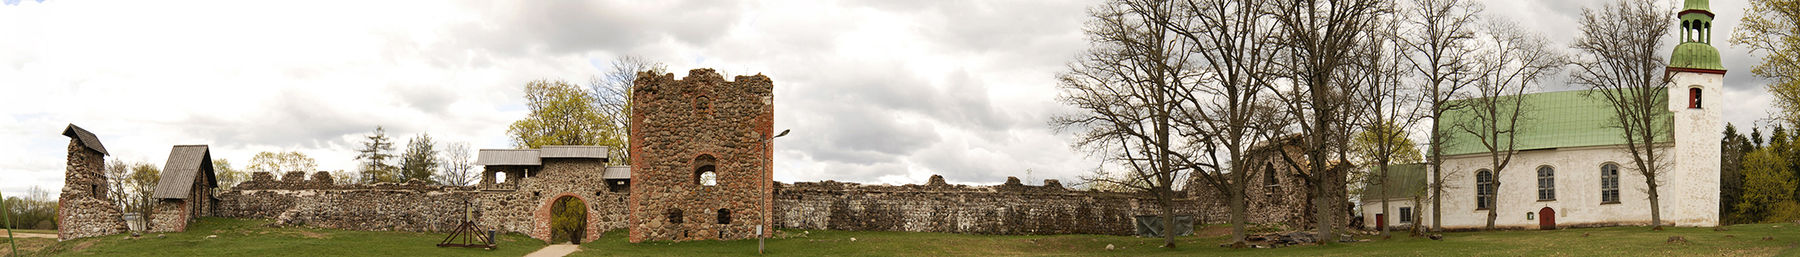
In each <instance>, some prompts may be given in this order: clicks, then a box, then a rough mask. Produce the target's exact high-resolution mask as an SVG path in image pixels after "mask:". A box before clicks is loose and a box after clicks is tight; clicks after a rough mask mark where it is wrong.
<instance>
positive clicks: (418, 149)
mask: <svg viewBox="0 0 1800 257" xmlns="http://www.w3.org/2000/svg"><path fill="white" fill-rule="evenodd" d="M436 148H437V143H436V142H433V141H431V134H419V136H418V137H414V138H413V139H412V140H407V141H406V152H405V153H402V154H400V157H401V158H400V180H401V181H409V180H415V179H417V180H419V181H424V182H427V183H437V182H436V180H432V179H431V175H432V174H433V173H436V172H437V169H438V166H439V165H440V164H439V163H441V162H440V161H439V160H438V157H437V155H438V150H437V149H436Z"/></svg>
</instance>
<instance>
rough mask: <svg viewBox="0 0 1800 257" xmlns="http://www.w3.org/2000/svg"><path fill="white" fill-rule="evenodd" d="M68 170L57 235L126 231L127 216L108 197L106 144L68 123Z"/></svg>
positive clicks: (61, 237) (68, 236) (63, 237)
mask: <svg viewBox="0 0 1800 257" xmlns="http://www.w3.org/2000/svg"><path fill="white" fill-rule="evenodd" d="M62 134H63V135H64V136H68V137H69V163H68V171H66V172H65V173H64V174H63V175H64V176H63V190H62V195H61V196H59V197H58V198H57V202H58V203H59V204H60V205H61V206H60V207H58V208H57V209H56V217H57V221H58V222H57V223H56V231H57V232H56V238H57V239H58V240H69V239H76V238H83V237H93V236H104V235H111V234H115V233H119V232H122V231H125V219H124V217H121V216H119V214H120V213H121V212H120V211H119V208H118V206H117V205H114V204H113V199H109V198H108V197H107V196H106V192H108V189H107V186H106V174H105V170H106V161H105V159H104V158H106V155H108V154H107V153H106V147H105V146H102V145H100V138H98V137H95V136H94V133H90V132H88V131H87V130H86V129H82V128H81V127H76V126H75V124H69V127H68V128H65V129H63V133H62Z"/></svg>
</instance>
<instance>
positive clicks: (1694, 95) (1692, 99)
mask: <svg viewBox="0 0 1800 257" xmlns="http://www.w3.org/2000/svg"><path fill="white" fill-rule="evenodd" d="M1688 108H1689V109H1700V88H1689V89H1688Z"/></svg>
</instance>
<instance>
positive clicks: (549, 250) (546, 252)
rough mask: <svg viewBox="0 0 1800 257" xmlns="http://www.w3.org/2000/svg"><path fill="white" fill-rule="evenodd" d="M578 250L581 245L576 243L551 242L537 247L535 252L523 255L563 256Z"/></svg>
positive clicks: (537, 256) (527, 256)
mask: <svg viewBox="0 0 1800 257" xmlns="http://www.w3.org/2000/svg"><path fill="white" fill-rule="evenodd" d="M580 250H581V246H578V245H572V244H553V245H550V246H545V247H544V249H538V250H537V251H536V252H531V254H526V255H525V257H563V256H566V255H569V254H571V253H575V251H580Z"/></svg>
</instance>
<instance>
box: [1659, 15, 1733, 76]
mask: <svg viewBox="0 0 1800 257" xmlns="http://www.w3.org/2000/svg"><path fill="white" fill-rule="evenodd" d="M1699 1H1705V0H1699ZM1689 2H1693V1H1689ZM1669 67H1673V68H1691V69H1708V70H1725V65H1724V64H1722V63H1720V62H1719V49H1717V48H1713V46H1711V45H1707V44H1703V43H1695V42H1687V43H1681V44H1680V45H1675V53H1674V54H1671V55H1670V57H1669Z"/></svg>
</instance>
